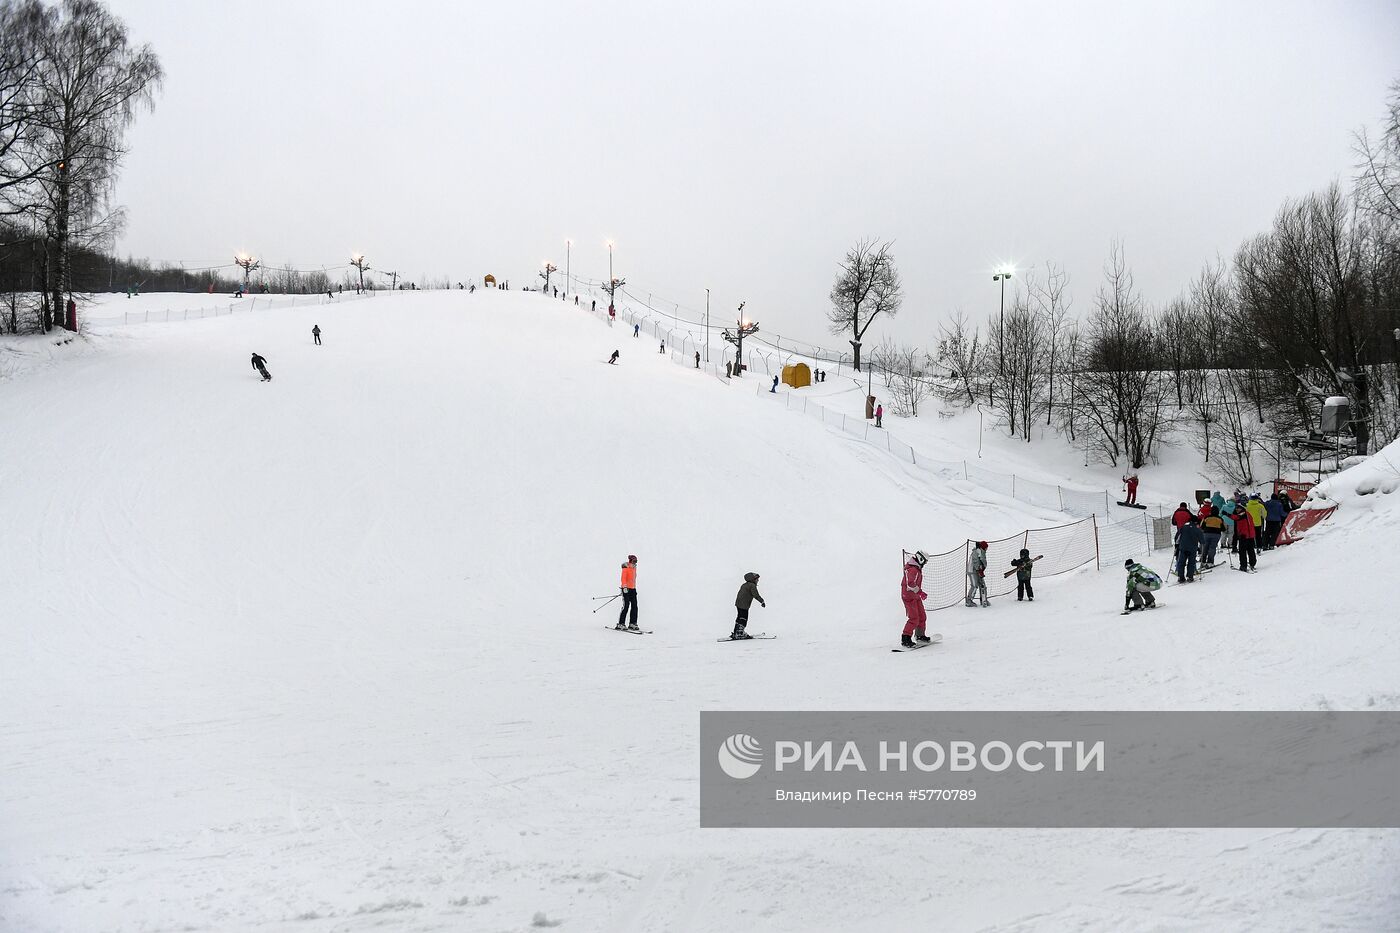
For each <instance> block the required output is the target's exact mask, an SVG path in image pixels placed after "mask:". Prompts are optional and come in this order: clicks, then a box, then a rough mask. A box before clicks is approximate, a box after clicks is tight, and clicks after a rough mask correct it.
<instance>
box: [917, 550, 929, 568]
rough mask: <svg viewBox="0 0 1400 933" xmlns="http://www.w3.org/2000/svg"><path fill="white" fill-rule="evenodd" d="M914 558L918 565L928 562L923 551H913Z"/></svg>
mask: <svg viewBox="0 0 1400 933" xmlns="http://www.w3.org/2000/svg"><path fill="white" fill-rule="evenodd" d="M914 559H915V560H916V561H918V562H919V566H920V567H922V566H923V565H924V564H927V563H928V555H927V554H925V553H924V552H923V551H915V552H914Z"/></svg>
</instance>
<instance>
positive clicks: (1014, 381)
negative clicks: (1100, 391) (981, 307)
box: [988, 292, 1048, 441]
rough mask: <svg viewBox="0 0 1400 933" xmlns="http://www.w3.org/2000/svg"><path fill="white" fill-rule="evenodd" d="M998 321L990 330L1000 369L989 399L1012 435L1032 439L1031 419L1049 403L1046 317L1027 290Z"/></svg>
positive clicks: (1015, 297)
mask: <svg viewBox="0 0 1400 933" xmlns="http://www.w3.org/2000/svg"><path fill="white" fill-rule="evenodd" d="M994 323H997V324H998V326H996V327H990V326H989V327H988V332H989V333H990V334H991V335H992V347H991V349H992V350H993V352H994V353H995V355H996V357H997V360H998V361H999V362H998V367H999V370H1000V372H999V375H998V380H997V384H996V386H995V388H994V389H993V390H992V391H990V392H989V393H988V401H989V403H990V404H991V407H992V410H993V411H995V412H996V413H997V414H998V415H999V416H1000V418H1001V421H1002V423H1003V424H1005V425H1006V427H1007V431H1008V433H1010V435H1011V436H1012V437H1015V436H1016V435H1017V434H1020V435H1021V436H1022V437H1024V438H1025V439H1026V440H1027V441H1029V440H1030V439H1031V432H1030V425H1031V421H1032V419H1034V418H1036V417H1038V416H1039V414H1040V412H1041V411H1042V410H1043V409H1044V405H1045V397H1046V391H1045V384H1046V371H1047V368H1048V367H1047V360H1046V356H1047V353H1046V350H1047V347H1046V345H1045V332H1044V324H1045V320H1044V318H1043V317H1042V316H1041V315H1039V314H1037V313H1036V312H1035V311H1033V310H1032V309H1031V306H1030V300H1029V298H1028V296H1027V295H1026V293H1024V292H1018V293H1017V294H1016V295H1015V296H1014V297H1013V298H1012V300H1011V308H1010V310H1009V311H1008V312H1007V313H1006V321H1005V324H1004V325H1003V324H1001V323H1000V322H999V321H998V322H994Z"/></svg>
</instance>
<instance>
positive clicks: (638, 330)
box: [632, 324, 642, 337]
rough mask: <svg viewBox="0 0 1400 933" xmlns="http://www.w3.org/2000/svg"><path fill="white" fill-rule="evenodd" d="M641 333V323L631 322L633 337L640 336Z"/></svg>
mask: <svg viewBox="0 0 1400 933" xmlns="http://www.w3.org/2000/svg"><path fill="white" fill-rule="evenodd" d="M641 333H642V325H640V324H633V325H632V336H633V337H640V336H641Z"/></svg>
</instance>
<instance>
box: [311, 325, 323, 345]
mask: <svg viewBox="0 0 1400 933" xmlns="http://www.w3.org/2000/svg"><path fill="white" fill-rule="evenodd" d="M311 339H312V340H314V341H316V346H318V347H319V346H320V345H321V325H320V324H312V325H311Z"/></svg>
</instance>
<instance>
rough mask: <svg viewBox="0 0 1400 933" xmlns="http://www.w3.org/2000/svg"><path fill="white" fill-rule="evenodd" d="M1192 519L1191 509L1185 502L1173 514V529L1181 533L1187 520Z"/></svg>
mask: <svg viewBox="0 0 1400 933" xmlns="http://www.w3.org/2000/svg"><path fill="white" fill-rule="evenodd" d="M1190 517H1191V509H1190V508H1189V507H1187V505H1186V503H1185V502H1183V503H1181V505H1178V506H1177V507H1176V511H1175V512H1173V513H1172V527H1173V528H1175V529H1176V530H1177V531H1180V530H1181V526H1182V525H1185V524H1186V520H1187V519H1188V518H1190Z"/></svg>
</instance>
